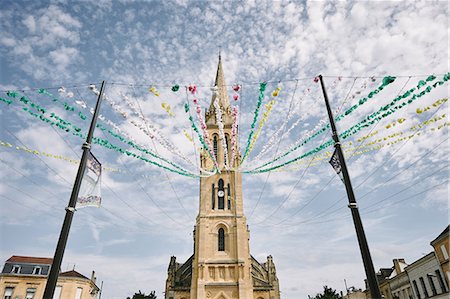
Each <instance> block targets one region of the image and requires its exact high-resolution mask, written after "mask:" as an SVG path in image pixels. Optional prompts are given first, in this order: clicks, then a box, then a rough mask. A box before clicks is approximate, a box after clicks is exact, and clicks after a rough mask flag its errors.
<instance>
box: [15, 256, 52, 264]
mask: <svg viewBox="0 0 450 299" xmlns="http://www.w3.org/2000/svg"><path fill="white" fill-rule="evenodd" d="M6 262H9V263H26V264H39V265H51V264H52V262H53V259H52V258H48V257H34V256H20V255H13V256H12V257H10V258H9V259H7V260H6Z"/></svg>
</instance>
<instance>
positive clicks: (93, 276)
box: [91, 270, 97, 283]
mask: <svg viewBox="0 0 450 299" xmlns="http://www.w3.org/2000/svg"><path fill="white" fill-rule="evenodd" d="M96 280H97V277H95V271H94V270H92V275H91V281H92V282H93V283H95V281H96Z"/></svg>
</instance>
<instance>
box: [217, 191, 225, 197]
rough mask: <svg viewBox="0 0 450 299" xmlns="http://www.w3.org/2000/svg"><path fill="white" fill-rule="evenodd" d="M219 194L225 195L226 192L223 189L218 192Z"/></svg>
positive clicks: (220, 195)
mask: <svg viewBox="0 0 450 299" xmlns="http://www.w3.org/2000/svg"><path fill="white" fill-rule="evenodd" d="M217 195H219V197H223V196H224V195H225V192H223V190H219V192H217Z"/></svg>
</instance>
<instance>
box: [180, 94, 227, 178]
mask: <svg viewBox="0 0 450 299" xmlns="http://www.w3.org/2000/svg"><path fill="white" fill-rule="evenodd" d="M184 111H185V112H186V113H189V117H188V118H189V121H190V123H191V127H192V129H193V130H194V132H196V133H197V136H198V139H199V140H200V143H201V144H202V146H203V149H204V151H205V152H207V153H208V154H209V157H210V158H211V161H214V155H213V154H211V151H210V150H209V147H208V145H207V144H206V142H205V139H203V135H202V134H201V133H200V130H199V129H198V128H197V125H196V124H195V122H194V118H193V117H192V115H191V113H190V107H189V99H187V100H186V103H185V104H184ZM202 155H203V152H202ZM213 168H214V169H215V171H218V170H219V169H218V168H217V167H216V164H214V162H213Z"/></svg>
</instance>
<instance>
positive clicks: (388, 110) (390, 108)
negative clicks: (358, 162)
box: [244, 73, 450, 173]
mask: <svg viewBox="0 0 450 299" xmlns="http://www.w3.org/2000/svg"><path fill="white" fill-rule="evenodd" d="M434 79H436V77H435V76H433V75H431V76H429V77H428V78H427V79H426V80H425V81H423V80H421V81H420V82H419V84H418V85H417V88H416V87H413V88H411V89H410V90H408V91H406V92H405V93H404V94H403V95H400V96H398V97H396V98H395V99H393V100H392V102H391V103H389V104H388V105H386V106H382V107H381V108H380V109H379V110H378V111H377V112H374V113H372V114H370V115H369V116H367V117H366V118H365V119H363V120H362V121H361V122H359V123H357V124H356V125H354V126H352V127H351V128H349V129H347V130H346V131H344V132H343V133H341V134H339V136H340V137H341V138H342V139H346V138H348V137H350V136H352V135H354V134H355V133H357V132H359V131H360V130H362V129H363V128H366V127H369V126H371V125H373V124H374V123H375V122H378V121H380V120H381V119H383V118H385V117H387V116H389V115H391V114H393V113H395V112H396V111H397V110H399V109H401V108H403V107H405V106H406V105H409V104H411V103H412V102H414V101H415V100H417V99H419V98H421V97H422V96H424V95H425V94H427V93H429V92H431V91H432V90H433V89H434V88H436V87H437V86H441V85H443V84H444V83H445V82H447V81H448V80H449V79H450V73H447V74H445V75H444V76H443V78H442V81H438V82H436V83H434V84H433V85H429V86H428V87H426V88H425V89H424V90H423V91H422V92H420V93H418V94H414V95H412V97H411V99H409V100H408V101H405V102H403V103H402V104H399V105H397V106H394V105H395V103H396V102H398V101H400V100H401V99H405V98H407V97H409V96H410V95H411V94H412V92H413V91H415V90H416V89H420V88H421V87H423V86H425V85H426V84H427V83H426V82H431V81H433V80H434ZM383 81H384V80H383ZM362 104H364V102H363V103H362ZM350 109H352V108H350ZM350 109H349V110H350ZM354 110H355V109H353V110H352V111H354ZM383 112H384V113H383ZM323 130H324V131H325V127H324V129H323ZM302 144H303V143H302ZM332 144H333V140H329V141H327V142H325V143H323V144H322V145H320V146H318V147H316V148H314V149H312V150H310V151H308V152H306V153H304V154H302V155H300V156H297V157H295V158H293V159H290V160H288V161H286V162H284V163H281V164H278V165H276V166H272V167H269V168H265V169H262V168H263V167H264V166H267V165H268V164H271V163H273V162H268V163H266V164H265V165H262V166H259V167H257V168H255V169H254V170H250V171H244V173H262V172H267V171H271V170H275V169H278V168H280V167H284V166H286V165H289V164H291V163H294V162H296V161H298V160H301V159H303V158H305V157H308V156H310V155H313V154H315V153H317V152H320V151H322V150H323V149H325V148H327V147H329V146H331V145H332ZM284 156H286V155H284ZM280 159H281V158H280ZM278 160H279V159H278Z"/></svg>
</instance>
